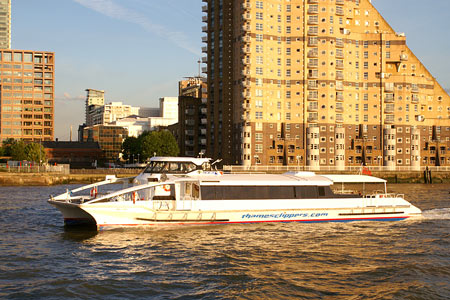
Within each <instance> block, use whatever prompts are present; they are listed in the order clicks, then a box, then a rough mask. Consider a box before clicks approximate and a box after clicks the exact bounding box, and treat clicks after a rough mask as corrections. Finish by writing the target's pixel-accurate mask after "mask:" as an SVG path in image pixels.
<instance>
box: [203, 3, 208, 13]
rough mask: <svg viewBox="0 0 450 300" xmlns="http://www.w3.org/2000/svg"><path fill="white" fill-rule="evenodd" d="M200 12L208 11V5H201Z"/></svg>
mask: <svg viewBox="0 0 450 300" xmlns="http://www.w3.org/2000/svg"><path fill="white" fill-rule="evenodd" d="M202 12H204V13H206V12H208V5H203V6H202Z"/></svg>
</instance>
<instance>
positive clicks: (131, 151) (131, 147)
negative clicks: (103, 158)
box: [122, 136, 141, 160]
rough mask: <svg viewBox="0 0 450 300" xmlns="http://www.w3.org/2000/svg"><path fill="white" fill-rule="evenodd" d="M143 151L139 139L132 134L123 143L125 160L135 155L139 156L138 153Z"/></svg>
mask: <svg viewBox="0 0 450 300" xmlns="http://www.w3.org/2000/svg"><path fill="white" fill-rule="evenodd" d="M140 152H141V147H140V144H139V139H138V138H136V137H134V136H130V137H127V138H126V139H125V140H124V141H123V144H122V154H123V156H122V157H123V159H124V160H128V159H130V157H132V156H133V155H134V156H136V157H137V155H138V153H139V154H140Z"/></svg>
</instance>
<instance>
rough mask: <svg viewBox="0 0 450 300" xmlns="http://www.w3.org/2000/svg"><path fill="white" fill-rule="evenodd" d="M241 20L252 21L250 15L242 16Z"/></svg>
mask: <svg viewBox="0 0 450 300" xmlns="http://www.w3.org/2000/svg"><path fill="white" fill-rule="evenodd" d="M242 19H244V20H246V21H250V20H251V19H252V15H251V14H243V15H242Z"/></svg>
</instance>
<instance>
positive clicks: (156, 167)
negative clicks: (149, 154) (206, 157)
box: [144, 161, 197, 174]
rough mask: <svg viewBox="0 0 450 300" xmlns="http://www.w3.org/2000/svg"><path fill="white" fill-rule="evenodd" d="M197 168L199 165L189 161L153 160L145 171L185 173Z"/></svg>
mask: <svg viewBox="0 0 450 300" xmlns="http://www.w3.org/2000/svg"><path fill="white" fill-rule="evenodd" d="M195 170H197V165H196V164H194V163H189V162H165V161H152V162H151V163H150V164H149V165H148V166H147V168H146V169H145V170H144V173H169V174H185V173H189V172H192V171H195Z"/></svg>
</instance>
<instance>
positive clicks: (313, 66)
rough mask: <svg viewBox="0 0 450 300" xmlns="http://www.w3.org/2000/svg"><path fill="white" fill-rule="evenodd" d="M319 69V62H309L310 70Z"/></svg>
mask: <svg viewBox="0 0 450 300" xmlns="http://www.w3.org/2000/svg"><path fill="white" fill-rule="evenodd" d="M318 67H319V64H318V63H317V62H309V63H308V68H310V69H317V68H318Z"/></svg>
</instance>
